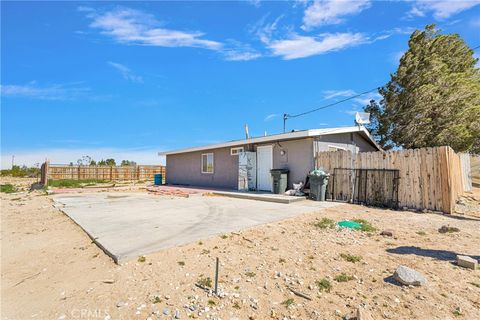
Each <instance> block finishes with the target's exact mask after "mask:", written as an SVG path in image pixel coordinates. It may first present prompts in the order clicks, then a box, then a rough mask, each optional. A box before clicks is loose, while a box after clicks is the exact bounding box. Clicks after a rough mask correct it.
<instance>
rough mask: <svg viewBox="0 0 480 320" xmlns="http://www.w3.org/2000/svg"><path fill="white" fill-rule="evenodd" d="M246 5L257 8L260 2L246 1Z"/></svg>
mask: <svg viewBox="0 0 480 320" xmlns="http://www.w3.org/2000/svg"><path fill="white" fill-rule="evenodd" d="M245 2H246V3H248V4H250V5H252V6H254V7H256V8H258V7H260V5H261V0H246V1H245Z"/></svg>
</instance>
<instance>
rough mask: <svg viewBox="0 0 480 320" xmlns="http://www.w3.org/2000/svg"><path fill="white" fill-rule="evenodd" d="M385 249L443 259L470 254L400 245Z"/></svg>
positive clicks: (474, 257)
mask: <svg viewBox="0 0 480 320" xmlns="http://www.w3.org/2000/svg"><path fill="white" fill-rule="evenodd" d="M386 251H387V252H388V253H395V254H414V255H416V256H422V257H429V258H434V259H437V260H443V261H453V260H456V259H457V255H466V256H470V255H468V254H463V253H458V252H453V251H448V250H435V249H423V248H419V247H414V246H402V247H397V248H393V249H387V250H386ZM470 257H472V258H473V259H476V260H479V259H480V256H470Z"/></svg>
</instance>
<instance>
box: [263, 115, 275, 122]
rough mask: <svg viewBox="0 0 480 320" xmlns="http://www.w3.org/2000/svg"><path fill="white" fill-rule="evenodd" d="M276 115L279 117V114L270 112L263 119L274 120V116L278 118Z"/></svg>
mask: <svg viewBox="0 0 480 320" xmlns="http://www.w3.org/2000/svg"><path fill="white" fill-rule="evenodd" d="M276 117H278V114H276V113H272V114H269V115H268V116H266V117H265V119H263V121H270V120H272V119H273V118H276Z"/></svg>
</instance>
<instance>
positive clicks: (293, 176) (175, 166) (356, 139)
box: [159, 126, 381, 191]
mask: <svg viewBox="0 0 480 320" xmlns="http://www.w3.org/2000/svg"><path fill="white" fill-rule="evenodd" d="M335 150H349V151H352V152H368V151H378V150H381V148H380V147H379V146H378V144H377V143H376V142H375V141H374V140H373V138H372V136H371V135H370V133H369V132H368V131H367V129H365V128H364V127H363V126H354V127H341V128H329V129H310V130H302V131H292V132H287V133H280V134H274V135H268V136H263V137H254V138H249V139H244V140H234V141H228V142H224V143H217V144H210V145H205V146H199V147H192V148H186V149H180V150H172V151H166V152H160V153H159V155H165V156H166V167H167V168H166V175H167V176H166V183H167V184H171V185H188V186H199V187H214V188H227V189H234V190H259V191H272V177H271V173H270V170H271V169H288V170H289V174H288V187H289V188H291V187H292V183H298V182H300V181H305V178H306V176H307V174H308V173H309V172H310V171H311V170H313V169H314V166H315V154H316V153H317V152H319V151H335Z"/></svg>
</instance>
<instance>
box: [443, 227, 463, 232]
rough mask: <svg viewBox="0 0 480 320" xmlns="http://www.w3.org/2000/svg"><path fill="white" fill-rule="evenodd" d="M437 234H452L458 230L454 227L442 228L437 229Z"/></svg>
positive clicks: (458, 230)
mask: <svg viewBox="0 0 480 320" xmlns="http://www.w3.org/2000/svg"><path fill="white" fill-rule="evenodd" d="M438 232H440V233H453V232H460V229H458V228H456V227H450V226H442V227H441V228H440V229H438Z"/></svg>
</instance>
